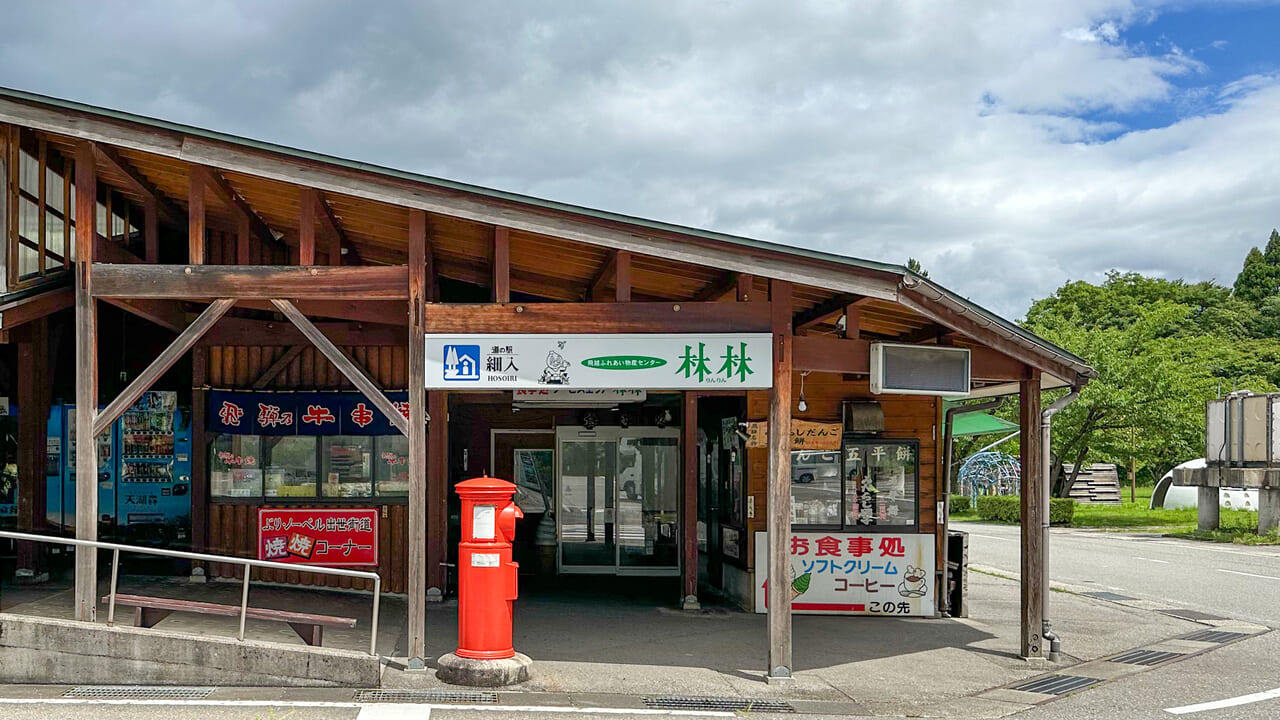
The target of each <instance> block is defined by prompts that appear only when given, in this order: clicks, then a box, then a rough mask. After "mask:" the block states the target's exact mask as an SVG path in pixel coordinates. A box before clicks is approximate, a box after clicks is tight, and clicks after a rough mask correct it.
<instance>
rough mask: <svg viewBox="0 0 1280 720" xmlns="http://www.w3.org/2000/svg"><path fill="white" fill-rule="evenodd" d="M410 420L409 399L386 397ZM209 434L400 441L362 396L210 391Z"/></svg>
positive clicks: (399, 394) (394, 395)
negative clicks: (389, 437) (371, 437)
mask: <svg viewBox="0 0 1280 720" xmlns="http://www.w3.org/2000/svg"><path fill="white" fill-rule="evenodd" d="M387 399H388V400H390V401H391V402H392V404H394V405H395V406H396V408H397V409H399V410H400V411H401V412H402V413H404V415H405V417H408V416H409V393H407V392H403V391H401V392H391V393H387ZM205 405H206V407H207V408H208V410H207V411H206V413H207V416H206V418H205V423H206V425H205V426H206V427H207V428H208V429H209V432H214V433H230V434H233V435H398V434H399V433H400V431H399V430H397V429H396V427H395V426H394V425H392V424H391V420H390V418H388V417H387V416H386V415H383V414H382V411H381V410H379V409H378V408H377V407H375V406H374V404H373V403H372V402H369V399H368V398H366V397H365V396H364V395H363V394H361V393H358V392H329V393H322V392H300V393H293V392H281V393H263V392H235V391H231V390H210V391H209V397H208V401H207V402H206V403H205Z"/></svg>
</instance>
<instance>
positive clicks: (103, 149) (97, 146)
mask: <svg viewBox="0 0 1280 720" xmlns="http://www.w3.org/2000/svg"><path fill="white" fill-rule="evenodd" d="M90 145H92V146H93V153H94V156H95V158H96V159H97V160H98V161H100V162H101V163H102V164H103V165H104V166H106V167H108V168H110V169H112V170H114V171H115V172H116V174H117V175H120V176H122V177H124V179H125V181H126V182H127V183H128V185H129V189H130V190H132V191H133V192H135V193H137V194H139V195H141V196H142V197H143V198H144V200H145V202H150V203H152V204H154V205H155V206H156V210H157V211H158V212H159V214H160V215H163V216H164V219H165V220H166V221H167V222H169V223H172V224H174V225H184V224H186V222H187V215H186V213H184V212H182V209H181V208H179V207H178V206H177V205H176V204H175V203H174V202H173V201H172V200H170V199H169V198H168V196H166V195H165V194H164V193H162V192H160V189H159V188H157V187H156V186H155V185H153V184H152V183H151V181H150V180H147V178H146V176H145V175H143V174H142V173H140V172H138V171H137V169H135V168H134V167H133V165H132V164H130V163H129V161H128V160H125V159H124V158H122V157H120V153H118V152H116V149H115V148H113V147H111V146H110V145H103V144H102V143H96V142H94V143H90Z"/></svg>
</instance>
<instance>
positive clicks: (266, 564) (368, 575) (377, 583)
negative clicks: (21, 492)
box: [0, 530, 382, 656]
mask: <svg viewBox="0 0 1280 720" xmlns="http://www.w3.org/2000/svg"><path fill="white" fill-rule="evenodd" d="M0 538H11V539H13V540H26V541H29V542H42V543H48V544H50V545H77V546H81V547H91V548H98V549H101V550H111V551H112V553H111V601H110V603H109V604H108V606H107V625H108V626H113V625H115V620H116V579H117V577H119V571H120V551H121V550H123V551H125V552H132V553H139V554H142V555H162V556H164V557H176V558H185V559H187V560H200V561H203V562H216V563H226V564H228V565H243V566H244V589H243V591H241V593H240V632H239V634H238V635H237V639H238V640H242V641H243V640H244V621H245V616H246V614H247V613H248V609H249V575H250V574H251V573H250V569H251V568H255V567H257V568H276V569H279V570H286V571H291V572H310V573H316V574H318V575H340V576H343V577H353V578H362V579H365V580H372V581H373V617H372V619H371V620H370V624H371V625H372V626H373V627H372V628H371V629H370V633H369V635H370V636H369V654H370V655H375V656H376V655H377V654H378V605H379V602H380V601H381V599H382V576H380V575H378V574H377V573H372V572H367V571H364V570H347V569H346V568H331V567H322V566H318V565H301V564H297V563H282V562H275V561H273V560H255V559H252V558H240V557H230V556H227V555H209V554H207V553H196V552H187V551H186V550H164V549H161V548H148V547H139V546H137V545H121V544H119V543H110V542H101V541H99V540H81V539H79V538H64V537H52V536H49V535H31V534H29V533H20V532H11V531H8V530H0Z"/></svg>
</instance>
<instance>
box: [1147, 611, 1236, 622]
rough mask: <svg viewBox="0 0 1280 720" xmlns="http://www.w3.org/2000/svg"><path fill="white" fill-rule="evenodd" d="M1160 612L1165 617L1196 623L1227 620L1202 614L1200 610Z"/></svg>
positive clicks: (1219, 616) (1218, 616) (1205, 613)
mask: <svg viewBox="0 0 1280 720" xmlns="http://www.w3.org/2000/svg"><path fill="white" fill-rule="evenodd" d="M1160 612H1162V613H1164V614H1165V615H1172V616H1173V617H1176V618H1182V619H1183V620H1195V621H1204V620H1226V618H1224V617H1222V616H1221V615H1210V614H1209V613H1207V612H1200V611H1199V610H1182V609H1177V610H1161V611H1160Z"/></svg>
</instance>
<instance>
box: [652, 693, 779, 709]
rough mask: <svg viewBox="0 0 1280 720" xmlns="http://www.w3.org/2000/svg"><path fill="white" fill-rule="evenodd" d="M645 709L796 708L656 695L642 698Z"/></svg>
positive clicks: (771, 702) (775, 703)
mask: <svg viewBox="0 0 1280 720" xmlns="http://www.w3.org/2000/svg"><path fill="white" fill-rule="evenodd" d="M641 702H643V703H644V704H645V707H650V708H657V709H659V710H730V711H733V710H739V711H743V712H753V711H754V712H775V713H793V712H795V711H796V709H795V708H793V707H791V705H789V704H788V703H784V702H779V701H777V700H752V699H751V698H722V697H685V696H681V695H656V696H653V697H645V698H641Z"/></svg>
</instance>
